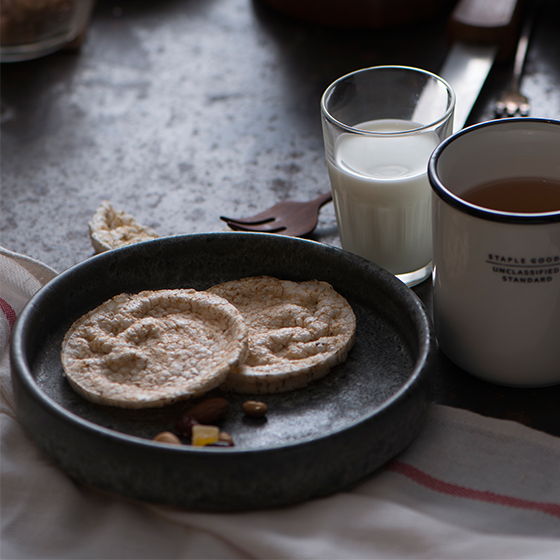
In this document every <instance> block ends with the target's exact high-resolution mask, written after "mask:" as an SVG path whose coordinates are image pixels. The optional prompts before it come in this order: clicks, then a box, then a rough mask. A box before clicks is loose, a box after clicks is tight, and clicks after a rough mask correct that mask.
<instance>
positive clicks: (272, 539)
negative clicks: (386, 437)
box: [0, 249, 560, 560]
mask: <svg viewBox="0 0 560 560" xmlns="http://www.w3.org/2000/svg"><path fill="white" fill-rule="evenodd" d="M54 274H55V273H54V272H53V271H52V270H50V269H49V268H48V267H45V266H44V265H41V264H40V263H37V262H36V261H33V260H31V259H28V258H26V257H22V256H21V255H15V254H14V253H10V252H9V251H5V250H2V249H0V357H1V360H0V388H1V394H0V419H1V424H0V425H1V434H0V436H1V443H2V458H1V476H2V478H1V495H0V496H1V507H2V511H1V519H0V523H1V541H0V557H1V558H2V559H4V560H9V559H19V558H29V559H41V560H43V559H44V560H47V559H52V560H55V559H56V560H62V559H78V558H91V559H97V560H100V559H123V560H124V559H167V558H191V559H203V558H224V559H225V558H227V559H236V558H259V559H272V558H274V559H281V558H286V559H299V558H302V559H303V558H306V559H356V560H359V559H389V558H399V559H408V558H410V559H421V558H427V559H428V558H429V559H433V560H438V559H441V560H447V559H461V560H467V559H490V558H493V559H504V560H506V559H507V560H512V559H530V560H538V559H544V558H546V559H558V558H560V477H559V474H560V439H559V438H555V437H553V436H550V435H547V434H544V433H542V432H538V431H536V430H532V429H529V428H527V427H525V426H522V425H520V424H517V423H514V422H510V421H503V420H496V419H491V418H487V417H483V416H479V415H477V414H474V413H471V412H467V411H463V410H459V409H454V408H450V407H445V406H438V405H433V406H432V407H431V410H430V413H429V417H428V420H427V423H426V425H425V427H424V429H423V431H422V433H421V435H420V436H419V437H418V439H417V440H416V441H415V442H414V443H413V445H412V446H411V447H410V448H409V449H407V450H406V451H405V452H404V453H402V454H401V455H400V456H399V457H397V458H396V459H395V460H394V461H392V462H390V463H389V464H388V465H387V466H386V467H385V468H383V469H381V470H380V471H378V472H376V473H374V474H373V475H371V476H370V477H368V479H367V480H365V481H363V482H362V483H361V484H358V485H357V486H355V487H354V488H351V489H349V490H347V491H345V492H340V493H338V494H336V495H333V496H330V497H327V498H321V499H317V500H311V501H308V502H306V503H302V504H298V505H295V506H291V507H286V508H279V509H275V510H264V511H256V512H244V513H227V514H216V513H199V512H193V511H187V510H180V509H178V508H174V507H168V506H160V505H153V504H147V503H143V502H139V501H133V500H128V499H125V498H123V497H120V496H117V495H112V494H108V493H103V492H100V491H97V490H95V489H91V488H87V487H83V486H81V485H79V484H76V483H75V482H73V481H71V480H70V479H69V478H68V477H67V476H66V475H65V474H64V473H63V472H62V471H61V470H60V469H58V468H57V467H55V466H54V465H53V464H52V462H51V461H50V459H49V458H48V457H46V456H45V455H43V454H42V453H41V452H40V451H39V450H38V449H37V448H36V447H35V445H34V444H33V443H32V442H31V440H30V439H28V437H27V435H26V434H25V433H24V432H23V431H22V429H21V427H20V425H19V424H18V422H17V419H16V416H15V412H14V409H13V401H12V389H11V383H10V380H9V376H10V372H9V363H8V359H7V348H8V338H9V332H10V329H11V326H12V325H13V322H14V320H15V317H16V316H17V314H18V313H19V312H20V311H21V309H22V308H23V305H24V304H25V302H26V301H27V300H28V299H29V298H30V297H31V295H32V294H33V293H34V292H35V291H36V290H37V289H38V288H39V287H40V286H41V285H42V284H43V283H44V282H46V281H47V280H49V279H50V278H52V277H53V276H54Z"/></svg>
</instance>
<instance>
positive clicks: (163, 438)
mask: <svg viewBox="0 0 560 560" xmlns="http://www.w3.org/2000/svg"><path fill="white" fill-rule="evenodd" d="M153 440H154V441H158V442H159V443H172V444H174V445H180V444H181V440H180V439H179V438H178V437H177V436H176V435H175V434H174V433H172V432H160V433H159V434H157V435H156V436H155V437H154V438H153Z"/></svg>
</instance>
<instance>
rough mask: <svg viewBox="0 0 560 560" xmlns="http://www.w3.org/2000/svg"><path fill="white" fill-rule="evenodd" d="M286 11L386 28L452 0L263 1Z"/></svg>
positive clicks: (308, 17) (338, 23)
mask: <svg viewBox="0 0 560 560" xmlns="http://www.w3.org/2000/svg"><path fill="white" fill-rule="evenodd" d="M261 1H262V2H264V3H265V4H268V5H269V6H271V7H272V8H274V9H276V10H278V11H279V12H282V13H283V14H286V15H289V16H292V17H295V18H298V19H302V20H304V21H308V22H313V23H319V24H323V25H332V26H336V27H370V28H383V27H391V26H394V25H404V24H408V23H414V22H420V21H426V20H428V19H431V18H432V17H434V16H435V15H437V14H438V13H439V12H441V11H442V10H444V9H446V8H449V7H452V5H453V4H454V2H453V1H452V0H345V1H344V2H341V1H340V0H261Z"/></svg>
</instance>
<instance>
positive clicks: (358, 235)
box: [327, 119, 439, 274]
mask: <svg viewBox="0 0 560 560" xmlns="http://www.w3.org/2000/svg"><path fill="white" fill-rule="evenodd" d="M419 126H420V125H418V124H415V123H413V122H411V121H405V120H397V119H383V120H375V121H368V122H365V123H361V124H358V125H356V126H355V128H361V129H365V130H370V131H376V132H399V131H404V130H410V129H412V128H417V127H419ZM438 143H439V138H438V136H437V134H436V133H435V132H425V133H418V134H413V135H406V136H402V137H398V136H396V137H395V136H388V137H381V138H380V137H374V136H365V135H358V134H342V135H341V136H339V138H338V139H337V142H336V146H335V149H334V159H335V161H334V162H332V161H328V162H327V163H328V169H329V175H330V179H331V186H332V193H333V200H334V204H335V208H336V213H337V221H338V227H339V230H340V237H341V241H342V246H343V247H344V249H346V250H348V251H351V252H352V253H356V254H358V255H361V256H362V257H365V258H367V259H368V260H370V261H373V262H375V263H376V264H378V265H379V266H381V267H383V268H385V269H387V270H389V271H390V272H392V273H394V274H402V273H408V272H412V271H416V270H418V269H421V268H423V267H425V266H426V265H428V264H429V263H430V261H431V259H432V239H431V237H432V233H431V231H432V230H431V204H430V201H431V190H430V186H429V183H428V178H427V174H426V172H427V166H428V159H429V157H430V155H431V153H432V151H433V150H434V148H435V147H436V146H437V145H438Z"/></svg>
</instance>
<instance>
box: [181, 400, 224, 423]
mask: <svg viewBox="0 0 560 560" xmlns="http://www.w3.org/2000/svg"><path fill="white" fill-rule="evenodd" d="M228 408H229V402H228V401H227V400H226V399H224V398H223V397H212V398H207V399H204V400H203V401H200V402H199V403H197V404H195V405H194V406H192V407H190V408H189V409H188V410H187V411H186V414H188V415H189V416H190V417H191V418H193V419H194V420H196V421H197V422H198V423H199V424H216V423H218V422H219V421H220V420H222V419H223V418H224V416H225V415H226V413H227V411H228Z"/></svg>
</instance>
